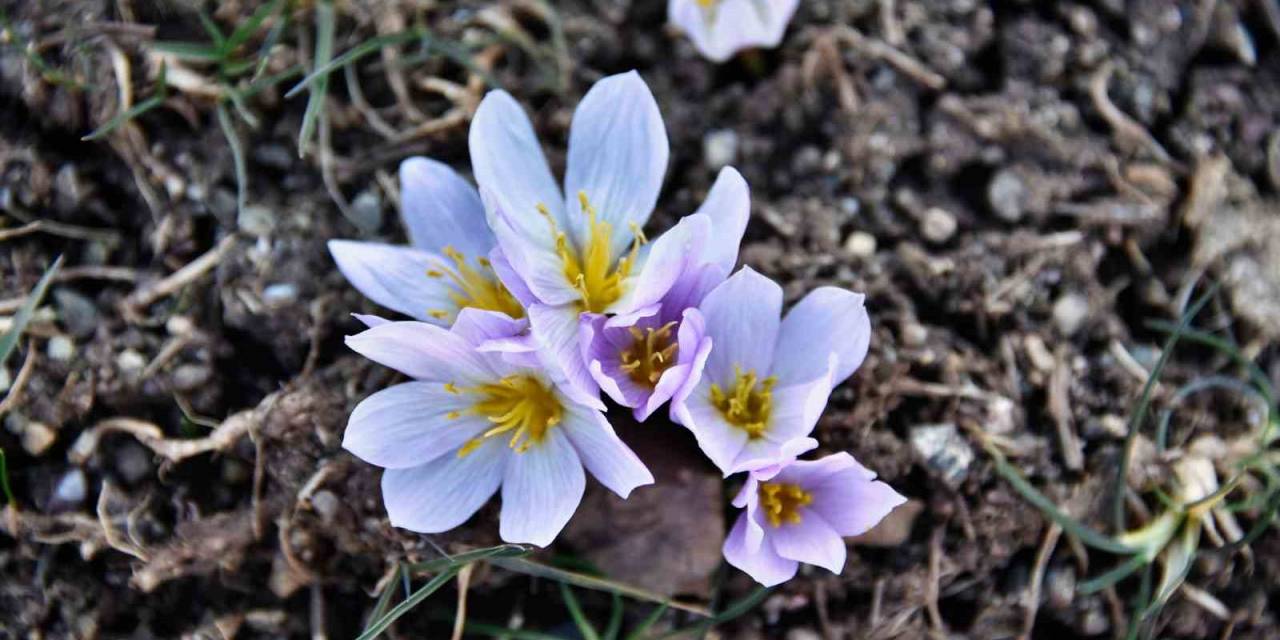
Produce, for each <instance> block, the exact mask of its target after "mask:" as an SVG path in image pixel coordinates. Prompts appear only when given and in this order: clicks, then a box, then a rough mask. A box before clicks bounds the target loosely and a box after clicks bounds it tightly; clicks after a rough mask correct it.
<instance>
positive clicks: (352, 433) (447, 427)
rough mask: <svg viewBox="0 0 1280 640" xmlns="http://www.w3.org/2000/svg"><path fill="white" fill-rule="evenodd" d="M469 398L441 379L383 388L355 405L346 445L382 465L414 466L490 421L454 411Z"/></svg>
mask: <svg viewBox="0 0 1280 640" xmlns="http://www.w3.org/2000/svg"><path fill="white" fill-rule="evenodd" d="M470 404H471V400H470V399H468V398H466V397H464V396H462V395H460V394H455V393H450V392H448V391H445V388H444V385H443V384H441V383H438V382H406V383H404V384H398V385H395V386H393V387H388V388H386V389H383V390H381V391H379V392H377V393H375V394H373V395H371V396H369V397H368V398H365V399H364V400H362V401H361V402H360V404H358V405H356V408H355V410H353V411H352V412H351V418H350V419H349V420H348V421H347V430H346V433H345V434H344V435H343V437H342V447H343V448H344V449H346V450H347V451H350V452H351V453H353V454H355V456H356V457H358V458H360V459H361V460H364V461H365V462H368V463H370V464H376V465H378V466H379V467H386V468H388V469H398V468H405V467H416V466H419V465H422V464H424V463H426V462H430V461H431V460H434V459H436V458H438V457H440V456H442V455H445V454H446V453H450V452H452V451H455V450H456V449H457V448H458V447H461V446H462V445H463V444H464V443H466V441H467V440H470V439H471V438H474V437H476V436H477V435H479V434H480V433H482V432H483V431H484V430H485V429H487V428H488V427H489V426H490V425H489V423H488V421H487V420H485V419H484V418H482V417H479V416H471V415H461V416H457V417H455V418H450V417H449V414H450V413H451V412H459V413H461V412H463V411H466V410H467V409H468V408H470Z"/></svg>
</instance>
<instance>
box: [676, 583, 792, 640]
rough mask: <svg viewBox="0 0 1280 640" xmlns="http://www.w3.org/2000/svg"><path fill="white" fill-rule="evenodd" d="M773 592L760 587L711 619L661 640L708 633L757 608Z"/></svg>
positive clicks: (677, 630) (768, 588)
mask: <svg viewBox="0 0 1280 640" xmlns="http://www.w3.org/2000/svg"><path fill="white" fill-rule="evenodd" d="M772 592H773V589H772V588H770V587H760V588H758V589H756V590H755V591H754V592H752V593H751V595H749V596H747V597H745V598H743V599H741V600H738V601H737V602H735V603H733V604H731V605H729V607H728V608H726V609H725V610H724V611H722V612H720V613H717V614H716V615H714V616H712V617H711V618H710V619H708V620H703V621H702V622H698V623H696V624H693V625H690V626H688V627H685V628H683V629H676V630H675V631H672V632H670V633H667V634H665V635H663V636H661V637H660V640H666V639H667V638H679V637H681V636H686V635H690V634H694V635H701V634H703V633H706V632H707V631H710V630H711V629H713V628H715V627H717V626H719V625H722V624H724V623H726V622H729V621H731V620H735V619H737V618H739V617H741V616H742V615H744V614H746V613H747V612H748V611H751V610H752V609H754V608H756V605H758V604H760V603H761V602H764V599H765V598H767V597H769V594H770V593H772Z"/></svg>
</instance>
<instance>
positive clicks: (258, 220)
mask: <svg viewBox="0 0 1280 640" xmlns="http://www.w3.org/2000/svg"><path fill="white" fill-rule="evenodd" d="M236 227H238V228H239V229H240V230H241V231H243V232H245V233H247V234H249V235H251V236H253V237H255V238H264V237H266V236H269V235H271V232H272V231H274V230H275V228H276V212H275V211H273V210H271V209H269V208H267V207H264V206H262V205H259V204H251V205H247V206H245V208H244V209H243V210H241V211H240V215H239V216H238V217H237V218H236Z"/></svg>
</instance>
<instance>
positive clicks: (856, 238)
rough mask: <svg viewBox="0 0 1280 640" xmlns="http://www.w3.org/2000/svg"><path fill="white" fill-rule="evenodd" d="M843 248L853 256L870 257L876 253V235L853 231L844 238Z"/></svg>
mask: <svg viewBox="0 0 1280 640" xmlns="http://www.w3.org/2000/svg"><path fill="white" fill-rule="evenodd" d="M844 250H845V251H847V252H849V255H851V256H854V257H855V258H870V257H872V256H874V255H875V254H876V237H875V236H873V235H871V234H869V233H867V232H865V231H854V232H853V233H851V234H849V237H848V238H845V240H844Z"/></svg>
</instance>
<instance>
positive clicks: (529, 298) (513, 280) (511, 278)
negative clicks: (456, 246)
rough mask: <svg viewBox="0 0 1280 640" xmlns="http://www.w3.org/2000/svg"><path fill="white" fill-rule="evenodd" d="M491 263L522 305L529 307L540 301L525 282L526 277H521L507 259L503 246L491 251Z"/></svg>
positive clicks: (499, 278)
mask: <svg viewBox="0 0 1280 640" xmlns="http://www.w3.org/2000/svg"><path fill="white" fill-rule="evenodd" d="M489 264H491V265H493V272H494V273H496V274H498V280H499V281H500V282H502V286H504V287H506V288H507V291H510V292H511V295H512V297H514V298H515V299H516V300H517V301H518V302H519V303H520V306H522V307H528V306H529V305H531V304H533V303H535V302H537V301H538V298H537V297H536V296H534V295H533V292H532V291H530V290H529V285H528V284H527V283H525V281H524V278H521V277H520V274H518V273H516V270H515V269H514V268H512V266H511V261H510V260H507V254H505V253H503V252H502V248H501V247H494V248H493V250H492V251H490V252H489Z"/></svg>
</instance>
